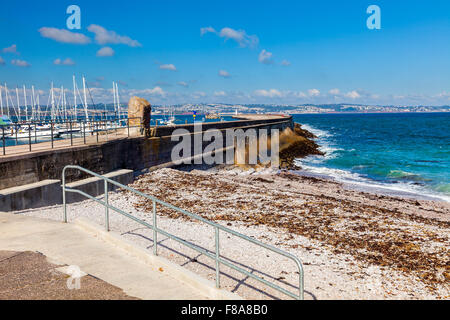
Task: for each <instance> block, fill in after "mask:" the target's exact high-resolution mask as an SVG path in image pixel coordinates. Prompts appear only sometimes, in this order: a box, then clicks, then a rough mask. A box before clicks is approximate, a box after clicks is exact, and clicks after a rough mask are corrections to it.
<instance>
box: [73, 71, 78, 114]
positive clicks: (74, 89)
mask: <svg viewBox="0 0 450 320" xmlns="http://www.w3.org/2000/svg"><path fill="white" fill-rule="evenodd" d="M76 90H77V87H76V83H75V75H73V105H74V109H75V121H76V120H77V118H78V117H77V115H78V114H77V92H76Z"/></svg>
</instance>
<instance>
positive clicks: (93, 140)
mask: <svg viewBox="0 0 450 320" xmlns="http://www.w3.org/2000/svg"><path fill="white" fill-rule="evenodd" d="M126 138H128V134H127V133H118V132H112V133H110V134H105V133H101V134H99V135H98V136H97V135H95V134H94V135H90V134H89V135H86V138H83V137H81V138H80V137H73V139H72V140H70V138H66V139H59V140H54V141H53V147H52V142H51V141H45V142H38V143H34V141H35V140H34V137H32V139H31V151H30V145H29V144H28V142H29V141H28V139H22V140H21V142H22V143H24V144H19V145H15V146H9V147H5V148H3V146H2V145H3V143H2V141H0V158H2V157H8V156H12V155H21V154H29V153H30V152H31V153H33V152H42V151H48V150H57V149H67V148H70V147H80V146H83V145H93V144H97V143H103V142H108V141H113V140H117V139H126ZM0 139H1V132H0Z"/></svg>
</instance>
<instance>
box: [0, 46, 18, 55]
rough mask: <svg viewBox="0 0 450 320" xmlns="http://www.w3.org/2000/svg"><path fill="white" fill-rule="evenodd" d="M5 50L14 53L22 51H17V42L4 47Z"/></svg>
mask: <svg viewBox="0 0 450 320" xmlns="http://www.w3.org/2000/svg"><path fill="white" fill-rule="evenodd" d="M3 52H4V53H14V54H17V55H19V54H20V53H19V52H18V51H17V46H16V45H15V44H13V45H12V46H10V47H7V48H4V49H3Z"/></svg>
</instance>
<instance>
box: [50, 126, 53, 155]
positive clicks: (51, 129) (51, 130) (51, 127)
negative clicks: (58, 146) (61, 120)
mask: <svg viewBox="0 0 450 320" xmlns="http://www.w3.org/2000/svg"><path fill="white" fill-rule="evenodd" d="M50 135H51V136H52V137H51V140H52V149H53V120H51V121H50Z"/></svg>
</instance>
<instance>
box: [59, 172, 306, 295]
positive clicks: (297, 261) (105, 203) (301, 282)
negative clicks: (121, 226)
mask: <svg viewBox="0 0 450 320" xmlns="http://www.w3.org/2000/svg"><path fill="white" fill-rule="evenodd" d="M67 169H74V170H79V171H82V172H85V173H87V174H89V175H92V176H94V177H97V178H99V179H102V180H103V181H104V182H105V201H101V200H99V199H97V198H95V197H93V196H91V195H88V194H86V193H85V192H83V191H81V190H76V189H71V188H67V187H66V171H67ZM108 183H110V184H112V185H115V186H117V187H119V188H122V189H125V190H128V191H130V192H132V193H134V194H137V195H139V196H142V197H144V198H147V199H149V200H151V201H152V202H153V226H152V225H150V224H148V223H146V222H145V221H143V220H140V219H138V218H136V217H134V216H132V215H130V214H128V213H126V212H124V211H123V210H120V209H118V208H116V207H114V206H111V205H110V204H109V202H108ZM62 188H63V205H64V217H63V221H64V223H67V203H66V192H72V193H78V194H80V195H83V196H85V197H87V198H89V199H91V200H94V201H96V202H97V203H100V204H102V205H103V206H105V210H106V211H105V213H106V216H105V219H106V230H107V231H109V209H111V210H113V211H115V212H117V213H120V214H121V215H123V216H125V217H127V218H130V219H131V220H134V221H135V222H137V223H139V224H141V225H143V226H145V227H147V228H149V229H152V230H153V232H154V246H153V252H154V254H155V255H157V240H156V239H157V234H158V233H160V234H162V235H164V236H166V237H168V238H170V239H172V240H175V241H177V242H179V243H181V244H183V245H185V246H187V247H189V248H191V249H193V250H195V251H197V252H199V253H201V254H203V255H205V256H207V257H209V258H211V259H213V260H215V261H216V286H217V287H218V288H220V278H219V277H220V270H219V265H220V263H222V264H224V265H226V266H227V267H229V268H232V269H234V270H236V271H238V272H240V273H242V274H245V275H246V276H248V277H251V278H253V279H255V280H258V281H260V282H262V283H264V284H266V285H268V286H269V287H271V288H273V289H275V290H278V291H280V292H282V293H284V294H286V295H288V296H290V297H292V298H295V299H299V300H303V299H304V270H303V264H302V262H301V261H300V259H299V258H297V257H296V256H294V255H293V254H290V253H288V252H285V251H282V250H280V249H278V248H276V247H274V246H271V245H268V244H265V243H263V242H260V241H258V240H255V239H252V238H250V237H248V236H246V235H243V234H241V233H239V232H236V231H234V230H231V229H229V228H226V227H224V226H221V225H220V224H218V223H215V222H212V221H209V220H207V219H205V218H203V217H200V216H198V215H196V214H193V213H191V212H188V211H186V210H183V209H181V208H177V207H175V206H173V205H171V204H169V203H166V202H164V201H161V200H159V199H157V198H155V197H153V196H151V195H148V194H145V193H142V192H140V191H138V190H135V189H133V188H130V187H128V186H125V185H123V184H121V183H119V182H116V181H114V180H111V179H109V178H107V177H104V176H102V175H99V174H97V173H95V172H92V171H90V170H88V169H85V168H82V167H80V166H76V165H68V166H66V167H64V169H63V172H62ZM157 203H158V204H160V205H162V206H165V207H167V208H170V209H173V210H175V211H178V212H180V213H182V214H185V215H187V216H189V217H191V218H193V219H195V220H198V221H201V222H204V223H206V224H208V225H210V226H212V227H214V229H215V230H216V254H215V255H213V254H211V253H209V252H208V251H206V250H204V249H203V248H200V247H198V246H196V245H193V244H191V243H189V242H187V241H185V240H183V239H181V238H179V237H177V236H175V235H172V234H170V233H168V232H166V231H164V230H161V229H159V228H158V227H157V223H156V217H157V215H156V204H157ZM219 230H221V231H224V232H226V233H229V234H231V235H234V236H236V237H238V238H241V239H244V240H246V241H249V242H251V243H253V244H255V245H258V246H260V247H263V248H265V249H267V250H270V251H272V252H275V253H277V254H279V255H281V256H284V257H286V258H288V259H291V260H293V261H294V262H295V264H296V265H297V267H298V271H299V272H298V273H299V295H295V294H293V293H292V292H290V291H287V290H286V289H284V288H281V287H280V286H278V285H276V284H273V283H271V282H269V281H267V280H265V279H263V278H260V277H258V276H256V275H254V274H252V273H250V272H248V271H246V270H244V269H242V268H240V267H237V266H235V265H234V264H232V263H230V262H229V261H227V260H224V259H222V258H221V257H220V253H219Z"/></svg>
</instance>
